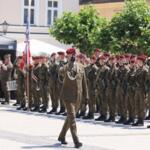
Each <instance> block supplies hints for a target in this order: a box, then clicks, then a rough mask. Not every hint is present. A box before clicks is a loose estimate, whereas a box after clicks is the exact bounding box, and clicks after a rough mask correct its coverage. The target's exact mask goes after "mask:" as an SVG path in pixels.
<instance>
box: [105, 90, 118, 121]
mask: <svg viewBox="0 0 150 150" xmlns="http://www.w3.org/2000/svg"><path fill="white" fill-rule="evenodd" d="M106 102H107V104H108V107H109V115H110V116H111V117H113V118H115V112H116V101H115V89H111V88H107V90H106Z"/></svg>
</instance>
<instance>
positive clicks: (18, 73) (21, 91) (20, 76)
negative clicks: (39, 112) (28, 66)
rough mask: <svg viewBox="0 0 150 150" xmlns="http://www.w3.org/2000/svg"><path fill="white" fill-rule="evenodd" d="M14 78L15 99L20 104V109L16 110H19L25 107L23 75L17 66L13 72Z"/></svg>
mask: <svg viewBox="0 0 150 150" xmlns="http://www.w3.org/2000/svg"><path fill="white" fill-rule="evenodd" d="M15 76H16V77H15V78H16V83H17V99H18V101H19V102H20V107H18V108H17V109H18V110H20V109H22V108H24V107H25V106H26V100H25V76H24V73H23V72H22V71H21V70H20V68H19V66H17V68H16V71H15Z"/></svg>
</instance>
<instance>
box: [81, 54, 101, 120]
mask: <svg viewBox="0 0 150 150" xmlns="http://www.w3.org/2000/svg"><path fill="white" fill-rule="evenodd" d="M95 62H96V57H95V56H92V57H91V60H90V64H89V65H88V66H87V67H86V68H85V73H86V77H87V84H88V91H89V101H88V107H89V112H88V114H87V116H85V117H83V119H94V113H95V111H96V99H95V80H96V75H97V69H98V67H97V66H96V65H95Z"/></svg>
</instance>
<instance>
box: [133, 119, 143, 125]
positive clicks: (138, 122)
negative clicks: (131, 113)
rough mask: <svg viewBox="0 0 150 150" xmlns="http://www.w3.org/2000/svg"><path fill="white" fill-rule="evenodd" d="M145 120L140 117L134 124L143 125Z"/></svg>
mask: <svg viewBox="0 0 150 150" xmlns="http://www.w3.org/2000/svg"><path fill="white" fill-rule="evenodd" d="M143 125H144V121H143V120H142V119H138V121H137V122H135V123H133V124H132V126H143Z"/></svg>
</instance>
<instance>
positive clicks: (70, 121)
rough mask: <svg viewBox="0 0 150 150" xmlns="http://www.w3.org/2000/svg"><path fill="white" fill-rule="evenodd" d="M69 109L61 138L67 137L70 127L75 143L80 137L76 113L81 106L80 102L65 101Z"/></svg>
mask: <svg viewBox="0 0 150 150" xmlns="http://www.w3.org/2000/svg"><path fill="white" fill-rule="evenodd" d="M64 103H65V107H66V109H67V118H66V120H65V123H64V125H63V128H62V130H61V133H60V135H59V137H60V138H62V139H65V137H66V134H67V131H68V129H69V128H70V131H71V134H72V138H73V141H74V143H78V142H79V139H78V136H77V127H76V113H77V111H78V109H79V107H80V103H79V102H76V103H71V102H64Z"/></svg>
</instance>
